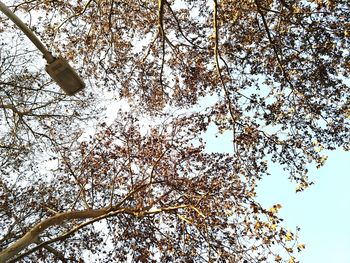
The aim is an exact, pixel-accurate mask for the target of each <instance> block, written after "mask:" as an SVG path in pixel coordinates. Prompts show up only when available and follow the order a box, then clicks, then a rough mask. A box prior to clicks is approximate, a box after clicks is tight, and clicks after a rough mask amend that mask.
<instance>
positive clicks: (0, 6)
mask: <svg viewBox="0 0 350 263" xmlns="http://www.w3.org/2000/svg"><path fill="white" fill-rule="evenodd" d="M0 11H2V12H3V13H4V14H5V15H6V16H7V17H8V18H9V19H11V20H12V21H13V22H14V23H15V24H16V25H17V26H18V27H19V28H20V29H21V30H22V32H23V33H24V34H26V36H27V37H28V38H29V39H30V41H32V42H33V44H34V45H35V46H36V47H37V48H38V49H39V50H40V52H41V53H43V55H44V58H45V59H46V61H47V62H48V63H52V62H53V61H54V60H55V58H54V57H53V56H52V54H51V52H50V51H49V50H48V49H47V48H46V47H45V46H44V44H43V43H42V42H41V41H40V40H39V39H38V38H37V36H36V35H35V34H34V33H33V32H32V31H31V30H30V29H29V28H28V27H27V26H26V25H25V24H24V23H23V22H22V20H21V19H19V17H18V16H16V15H15V14H14V13H13V12H12V11H11V10H10V9H9V8H8V7H7V6H6V5H5V4H4V3H3V2H1V1H0Z"/></svg>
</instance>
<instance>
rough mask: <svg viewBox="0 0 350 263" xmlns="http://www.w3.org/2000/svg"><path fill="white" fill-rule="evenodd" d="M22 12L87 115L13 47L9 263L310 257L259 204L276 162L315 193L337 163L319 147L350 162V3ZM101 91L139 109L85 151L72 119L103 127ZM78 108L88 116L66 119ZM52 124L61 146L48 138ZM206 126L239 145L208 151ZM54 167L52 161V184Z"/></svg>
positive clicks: (19, 6)
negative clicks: (81, 81) (76, 84)
mask: <svg viewBox="0 0 350 263" xmlns="http://www.w3.org/2000/svg"><path fill="white" fill-rule="evenodd" d="M12 7H13V8H14V10H16V11H17V12H20V13H21V14H23V15H25V14H35V16H36V17H38V18H37V19H36V20H37V21H36V24H35V28H34V29H35V31H36V33H37V34H39V35H40V36H41V38H42V39H43V40H44V41H45V42H46V43H50V45H51V47H52V49H54V50H56V51H58V50H61V51H63V53H64V55H65V56H66V57H68V58H69V59H71V60H75V61H76V62H77V63H78V64H77V65H80V66H81V74H82V75H83V76H84V77H85V79H86V80H88V81H89V83H90V87H88V91H87V92H86V93H85V94H84V95H78V97H79V103H76V102H74V101H65V99H66V98H65V97H64V96H63V95H62V94H57V93H55V92H53V89H54V88H55V87H54V86H50V85H49V86H47V85H46V84H45V85H44V83H46V82H47V79H46V77H45V76H44V75H42V74H39V73H37V71H35V70H28V68H29V69H31V67H28V66H27V65H28V63H29V62H28V61H31V60H30V56H31V53H29V52H28V51H26V50H24V51H25V52H21V53H23V55H19V54H20V53H18V52H17V53H14V52H13V51H12V50H11V51H10V49H6V45H2V46H1V47H2V50H7V51H6V52H5V51H2V54H5V55H2V56H4V57H5V60H3V61H5V62H3V64H1V65H2V67H1V69H2V71H3V72H5V71H6V70H5V69H7V68H11V70H12V71H10V72H9V71H6V72H7V73H6V74H2V76H4V77H3V78H4V80H3V81H2V83H1V108H2V109H3V115H4V118H6V120H7V122H6V125H7V127H8V128H7V130H6V131H8V132H5V133H4V134H3V139H2V140H3V141H9V142H11V143H9V144H7V145H4V147H3V146H2V147H1V150H2V153H3V154H2V155H1V156H2V157H1V161H2V166H1V167H2V168H1V169H2V175H1V181H0V186H1V187H0V191H1V192H0V195H1V208H2V209H1V212H0V213H1V214H0V216H1V221H0V222H1V223H0V225H1V229H3V230H2V231H1V235H2V236H1V238H0V240H1V241H0V247H1V249H2V252H0V261H1V262H2V261H9V262H11V261H16V260H21V259H23V260H24V259H25V260H27V261H28V260H29V261H32V262H37V261H38V260H46V261H47V260H48V261H54V260H61V261H63V262H67V261H69V262H71V261H72V262H74V261H76V262H81V261H83V260H84V259H85V258H87V257H88V256H89V255H94V257H95V259H96V260H97V258H99V259H100V260H101V261H103V260H104V261H106V262H107V261H109V260H110V259H111V258H112V259H116V260H118V261H122V262H123V261H127V260H132V261H135V262H156V261H159V262H187V261H189V262H206V261H209V262H271V261H272V260H275V261H277V262H278V261H282V260H283V259H286V260H289V262H295V258H294V257H295V255H294V253H295V252H296V251H297V250H300V249H302V248H303V247H304V245H303V244H298V242H297V241H296V240H295V239H296V238H295V234H293V233H291V232H289V231H288V230H286V229H284V228H283V224H281V221H282V219H280V218H279V217H278V215H277V213H278V210H279V209H280V205H279V204H276V205H275V206H273V207H272V208H269V209H268V208H264V207H262V206H261V205H260V204H259V203H258V202H257V201H256V200H255V187H256V185H257V183H258V181H259V180H260V179H261V178H262V177H263V176H264V175H266V174H267V164H268V161H269V160H272V161H273V162H276V163H279V164H280V165H282V166H283V167H284V168H285V169H286V170H288V171H289V173H290V178H291V179H292V180H294V181H295V182H296V183H297V190H298V191H301V190H304V189H305V188H307V187H308V186H309V185H310V184H311V182H310V180H309V178H308V175H307V164H308V163H309V162H313V163H315V164H316V165H317V166H321V165H322V164H323V163H324V162H325V160H326V157H325V156H324V155H322V149H328V150H334V149H337V148H339V147H343V148H344V149H346V150H348V149H349V145H350V143H349V136H347V134H348V133H349V114H350V108H349V103H350V96H349V85H348V82H347V77H348V74H349V69H350V66H349V65H350V61H349V53H348V50H349V34H350V33H349V25H350V17H349V3H348V2H347V1H330V0H329V1H288V0H283V1H282V0H275V1H273V0H271V1H259V0H255V1H247V0H241V1H231V0H222V1H218V0H213V1H170V0H169V1H166V0H159V1H157V2H156V1H107V0H101V1H92V0H87V1H76V2H72V1H28V2H24V1H23V2H22V1H13V6H12ZM38 14H40V15H41V16H40V15H38ZM2 30H3V32H2V34H4V33H6V34H8V32H9V31H10V30H11V28H10V26H9V25H8V24H4V26H3V29H2ZM18 50H23V47H19V48H18ZM12 57H14V58H15V59H16V60H17V61H22V65H23V64H24V65H26V67H24V68H27V71H26V72H24V73H25V74H23V72H19V71H21V70H24V68H22V69H21V68H19V67H18V64H17V63H15V62H13V61H12V60H11V58H12ZM79 63H80V64H79ZM5 65H9V66H6V67H5ZM3 68H4V70H3ZM28 80H30V82H28ZM4 83H11V85H10V86H8V85H7V84H4ZM33 83H41V84H40V85H34V84H33ZM9 87H12V88H14V89H9ZM17 87H26V89H21V92H24V93H25V95H21V93H16V92H15V91H18V90H19V89H17ZM37 87H38V88H37ZM92 87H96V89H98V90H99V92H102V94H106V92H107V93H112V94H118V96H119V97H120V98H124V99H126V100H127V101H128V103H129V106H130V108H131V109H132V111H131V112H129V113H127V112H125V111H124V110H121V111H119V112H116V113H115V120H114V121H113V122H112V123H111V124H110V123H106V122H103V121H102V122H100V125H99V126H98V127H97V128H96V134H95V136H91V137H90V138H85V139H83V138H82V137H79V136H80V135H81V130H83V129H84V126H83V125H82V123H83V122H81V121H79V120H72V119H71V118H67V115H68V116H77V115H78V114H77V113H79V116H80V117H81V119H82V120H84V119H85V120H86V121H89V122H90V123H96V122H98V120H99V118H100V116H99V115H97V116H95V114H92V115H91V114H89V113H90V112H91V111H90V110H91V108H90V107H88V105H91V102H94V99H95V98H96V95H97V94H98V93H97V92H95V91H92ZM46 88H48V89H49V90H47V89H46ZM10 91H11V93H10ZM12 98H16V99H12ZM27 98H30V99H27ZM23 101H24V102H23ZM94 103H95V105H98V106H99V107H103V106H104V101H103V100H102V102H100V100H99V99H96V100H95V102H94ZM62 105H65V106H62ZM72 105H73V106H74V107H77V108H76V110H75V111H74V110H70V111H68V113H67V112H66V111H65V110H64V108H61V107H71V106H72ZM81 107H84V111H81V110H79V109H80V108H81ZM57 109H62V110H63V112H64V116H61V115H59V116H56V115H57V112H58V111H57ZM36 111H37V112H40V113H35V112H36ZM33 112H34V113H35V115H33ZM80 112H83V113H84V114H86V115H84V114H81V113H80ZM24 113H25V114H24ZM23 116H25V118H26V119H23V118H24V117H23ZM145 119H146V120H148V122H147V123H148V124H145ZM53 120H55V121H56V125H55V126H54V127H55V129H54V131H55V133H54V135H53V133H52V129H51V132H50V131H47V129H45V128H44V127H46V126H47V127H50V125H49V124H48V121H51V122H52V121H53ZM62 120H64V121H62ZM37 123H38V124H40V125H42V126H40V125H38V124H37ZM72 123H74V125H72ZM19 124H21V125H19ZM34 125H35V127H37V130H33V129H32V128H30V127H33V126H34ZM45 125H46V126H45ZM68 127H69V129H66V128H68ZM209 127H216V128H217V129H218V136H227V134H229V135H230V136H229V137H230V143H232V151H231V152H229V153H226V154H223V153H218V152H210V149H208V147H207V146H206V142H205V141H204V140H203V135H204V134H205V133H206V132H207V130H208V128H209ZM14 128H15V129H16V130H15V132H13V129H14ZM28 130H29V131H30V132H29V133H28ZM49 130H50V129H49ZM28 134H29V136H28V137H27V138H26V140H25V136H27V135H28ZM77 134H78V135H77ZM14 135H15V136H14ZM63 135H65V136H63ZM11 136H12V137H11ZM13 136H14V137H13ZM10 138H15V139H12V141H11V140H10ZM43 143H44V144H43ZM48 143H49V144H48ZM29 145H30V146H32V147H29ZM40 145H41V146H40ZM47 145H50V147H47ZM33 147H34V148H33ZM22 149H31V151H29V150H28V151H23V150H22ZM38 149H40V151H39V150H38ZM47 154H50V157H49V158H48V157H47ZM12 156H14V157H15V158H13V157H12ZM25 156H29V157H31V159H30V160H31V162H28V161H27V159H26V158H25ZM47 159H50V160H49V161H50V163H55V165H51V169H49V170H48V168H47V167H48V166H47V165H46V164H45V162H43V160H47ZM8 160H11V162H9V161H8ZM12 160H13V161H12ZM19 167H20V168H19ZM34 174H35V176H33V175H34ZM14 178H16V180H15V179H14ZM281 249H282V250H283V251H284V252H283V251H282V252H281ZM88 251H89V252H88ZM88 253H90V254H88Z"/></svg>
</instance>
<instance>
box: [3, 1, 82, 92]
mask: <svg viewBox="0 0 350 263" xmlns="http://www.w3.org/2000/svg"><path fill="white" fill-rule="evenodd" d="M0 11H2V12H3V13H4V14H5V15H6V16H7V17H8V18H9V19H11V20H12V21H13V22H14V23H15V24H16V25H17V26H18V27H19V28H20V29H21V30H22V32H23V33H24V34H26V36H27V37H28V38H29V39H30V41H32V42H33V44H34V45H35V46H36V47H37V48H38V49H39V50H40V52H41V53H43V55H44V58H45V59H46V61H47V65H46V68H45V69H46V72H47V73H48V74H49V75H50V76H51V78H52V79H53V80H54V81H55V82H56V83H57V84H58V86H60V87H61V89H62V90H63V91H64V92H65V93H66V94H67V95H70V96H71V95H74V94H75V93H77V92H78V91H80V90H82V89H83V88H84V87H85V84H84V81H83V80H82V79H81V78H80V77H79V75H78V74H77V73H76V71H75V70H74V69H73V68H72V67H71V66H70V65H69V63H68V61H67V60H65V59H64V58H62V57H59V58H55V57H54V56H52V54H51V52H50V51H49V50H48V49H47V48H46V47H45V46H44V44H43V43H42V42H41V41H40V40H39V39H38V38H37V37H36V35H35V34H34V33H33V32H32V31H31V30H30V29H29V28H28V27H27V26H26V25H25V24H24V23H23V22H22V21H21V20H20V19H19V18H18V17H17V16H16V15H15V14H14V13H13V12H12V11H11V10H10V9H8V7H7V6H6V5H5V4H4V3H2V2H1V1H0Z"/></svg>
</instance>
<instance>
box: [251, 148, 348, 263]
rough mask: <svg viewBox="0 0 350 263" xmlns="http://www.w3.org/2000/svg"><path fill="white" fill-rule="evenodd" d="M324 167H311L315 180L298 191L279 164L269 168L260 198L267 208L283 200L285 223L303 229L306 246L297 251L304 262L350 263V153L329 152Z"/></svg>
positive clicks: (261, 186) (302, 237) (301, 235)
mask: <svg viewBox="0 0 350 263" xmlns="http://www.w3.org/2000/svg"><path fill="white" fill-rule="evenodd" d="M327 155H328V160H327V162H326V163H325V165H324V166H323V167H321V168H320V169H315V168H311V167H310V178H311V179H312V181H313V182H314V183H315V184H314V185H312V186H310V187H309V188H308V189H306V190H305V191H304V192H301V193H300V192H299V193H295V184H293V183H291V182H290V181H289V180H288V175H287V174H286V172H284V171H283V170H282V169H280V168H279V167H277V166H273V167H271V168H270V170H269V171H270V173H271V176H268V177H265V178H264V179H263V180H262V181H261V182H260V184H259V185H258V189H257V198H258V200H259V201H260V202H261V203H262V204H263V205H264V206H266V207H271V206H272V205H273V204H276V203H280V204H281V205H282V209H281V210H280V212H279V215H280V216H281V217H282V218H284V222H283V224H284V226H285V227H288V228H289V229H290V230H295V229H296V226H298V227H300V228H301V230H300V232H299V234H298V236H299V241H300V243H304V244H305V247H306V249H305V250H304V251H302V252H301V253H299V254H298V259H299V261H300V262H301V263H316V262H317V263H333V262H334V263H350V225H349V223H350V191H349V186H350V173H349V170H350V169H349V168H350V165H349V164H350V152H345V151H342V150H337V151H334V152H327Z"/></svg>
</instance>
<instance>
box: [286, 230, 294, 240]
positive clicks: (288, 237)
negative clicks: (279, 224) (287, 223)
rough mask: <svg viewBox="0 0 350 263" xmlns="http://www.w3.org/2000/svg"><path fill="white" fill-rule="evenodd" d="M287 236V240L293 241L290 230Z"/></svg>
mask: <svg viewBox="0 0 350 263" xmlns="http://www.w3.org/2000/svg"><path fill="white" fill-rule="evenodd" d="M285 238H286V241H291V240H293V234H292V233H291V232H288V233H287V234H286V235H285Z"/></svg>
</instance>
